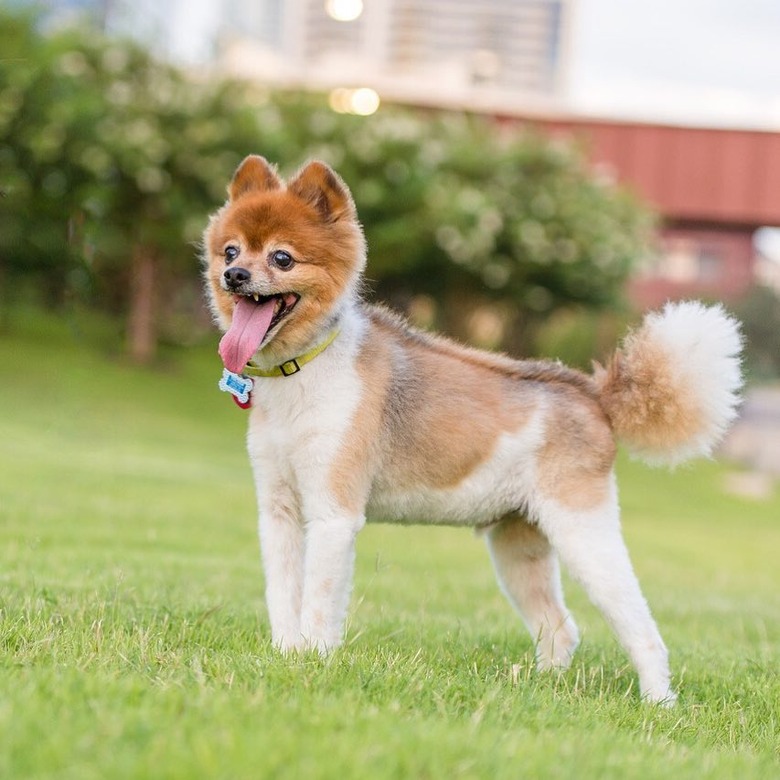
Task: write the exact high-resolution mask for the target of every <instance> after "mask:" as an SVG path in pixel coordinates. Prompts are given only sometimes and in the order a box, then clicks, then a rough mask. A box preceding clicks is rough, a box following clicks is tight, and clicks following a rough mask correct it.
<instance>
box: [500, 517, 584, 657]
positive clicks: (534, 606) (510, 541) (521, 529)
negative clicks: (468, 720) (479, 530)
mask: <svg viewBox="0 0 780 780" xmlns="http://www.w3.org/2000/svg"><path fill="white" fill-rule="evenodd" d="M486 536H487V546H488V550H489V551H490V557H491V558H492V560H493V565H494V567H495V570H496V577H497V578H498V583H499V585H500V586H501V590H502V591H503V592H504V594H505V595H506V597H507V598H508V599H509V601H510V603H511V604H512V606H514V608H515V609H516V610H517V612H518V613H519V614H520V616H521V617H522V619H523V622H524V623H525V625H526V626H527V628H528V630H529V631H530V632H531V636H532V637H533V638H534V640H535V641H536V663H537V667H538V668H539V669H551V668H566V667H567V666H568V665H569V663H570V662H571V657H572V654H573V653H574V650H575V649H576V647H577V643H578V642H579V636H578V632H577V626H576V625H575V623H574V621H573V620H572V619H571V617H570V615H569V612H568V610H567V609H566V605H565V604H564V601H563V591H562V589H561V575H560V569H559V566H558V558H557V556H556V554H555V552H554V550H553V549H552V547H551V546H550V543H549V542H548V540H547V538H546V537H545V536H544V534H542V532H541V531H540V530H539V529H538V528H536V527H535V526H533V525H530V524H529V523H527V522H526V521H525V520H524V519H522V518H520V517H510V518H507V519H506V520H504V521H502V522H501V523H499V524H498V525H496V526H493V527H492V528H491V529H490V530H489V531H488V532H487V535H486Z"/></svg>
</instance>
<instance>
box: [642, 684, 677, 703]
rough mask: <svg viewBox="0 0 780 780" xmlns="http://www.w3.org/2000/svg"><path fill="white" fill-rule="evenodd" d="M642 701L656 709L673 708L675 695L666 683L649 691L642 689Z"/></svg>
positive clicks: (675, 700) (675, 701)
mask: <svg viewBox="0 0 780 780" xmlns="http://www.w3.org/2000/svg"><path fill="white" fill-rule="evenodd" d="M642 701H644V702H646V703H647V704H653V705H655V706H657V707H674V705H675V704H676V703H677V694H676V693H675V691H674V688H672V686H671V685H669V684H668V683H667V684H665V685H659V686H657V687H655V688H651V689H644V688H643V689H642Z"/></svg>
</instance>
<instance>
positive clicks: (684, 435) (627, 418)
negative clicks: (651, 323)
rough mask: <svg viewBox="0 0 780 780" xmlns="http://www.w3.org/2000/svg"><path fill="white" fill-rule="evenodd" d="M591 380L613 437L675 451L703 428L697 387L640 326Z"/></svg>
mask: <svg viewBox="0 0 780 780" xmlns="http://www.w3.org/2000/svg"><path fill="white" fill-rule="evenodd" d="M594 380H595V383H596V386H597V387H598V388H599V394H600V398H601V404H602V406H603V408H604V411H605V412H606V414H607V417H608V418H609V421H610V423H611V425H612V429H613V431H614V433H615V435H616V436H617V437H618V438H619V439H623V440H625V441H627V442H630V443H631V444H632V445H633V446H635V447H637V448H639V449H650V450H666V449H674V448H675V447H677V446H678V445H679V444H680V443H682V442H685V441H687V440H689V439H690V438H691V437H692V436H694V435H695V434H696V433H697V432H698V431H699V428H700V427H701V424H702V421H701V410H700V406H699V404H698V403H697V402H696V388H695V387H690V386H689V384H688V383H686V382H681V381H679V380H678V378H677V376H675V374H674V373H673V371H672V367H671V366H670V364H669V360H668V357H667V355H666V352H665V351H664V349H663V348H662V347H661V346H660V345H658V344H656V343H654V342H653V341H652V340H651V339H649V338H646V337H644V334H643V332H642V331H641V330H640V331H639V332H638V333H636V334H633V335H632V336H629V337H628V338H627V339H626V341H625V344H624V347H623V349H622V350H620V351H619V352H617V353H616V354H615V355H614V357H613V358H612V361H611V362H610V364H609V365H608V367H607V368H606V369H604V368H601V367H597V369H596V373H595V375H594Z"/></svg>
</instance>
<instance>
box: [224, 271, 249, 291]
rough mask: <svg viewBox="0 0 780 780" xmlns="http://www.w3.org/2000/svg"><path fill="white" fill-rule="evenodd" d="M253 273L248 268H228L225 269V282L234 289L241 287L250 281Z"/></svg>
mask: <svg viewBox="0 0 780 780" xmlns="http://www.w3.org/2000/svg"><path fill="white" fill-rule="evenodd" d="M251 277H252V274H251V273H249V271H247V270H246V268H228V269H227V271H225V282H226V283H227V286H228V287H230V288H232V289H233V290H235V289H237V288H238V287H240V286H241V285H242V284H243V283H244V282H248V281H249V280H250V278H251Z"/></svg>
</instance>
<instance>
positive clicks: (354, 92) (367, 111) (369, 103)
mask: <svg viewBox="0 0 780 780" xmlns="http://www.w3.org/2000/svg"><path fill="white" fill-rule="evenodd" d="M328 104H329V105H330V107H331V108H332V109H333V110H334V111H336V112H337V113H339V114H357V115H358V116H370V115H371V114H374V113H376V111H377V109H378V108H379V104H380V100H379V95H378V94H377V93H376V91H375V90H373V89H371V88H370V87H360V88H358V89H348V88H346V87H338V88H337V89H334V90H332V91H331V93H330V95H329V97H328Z"/></svg>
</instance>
